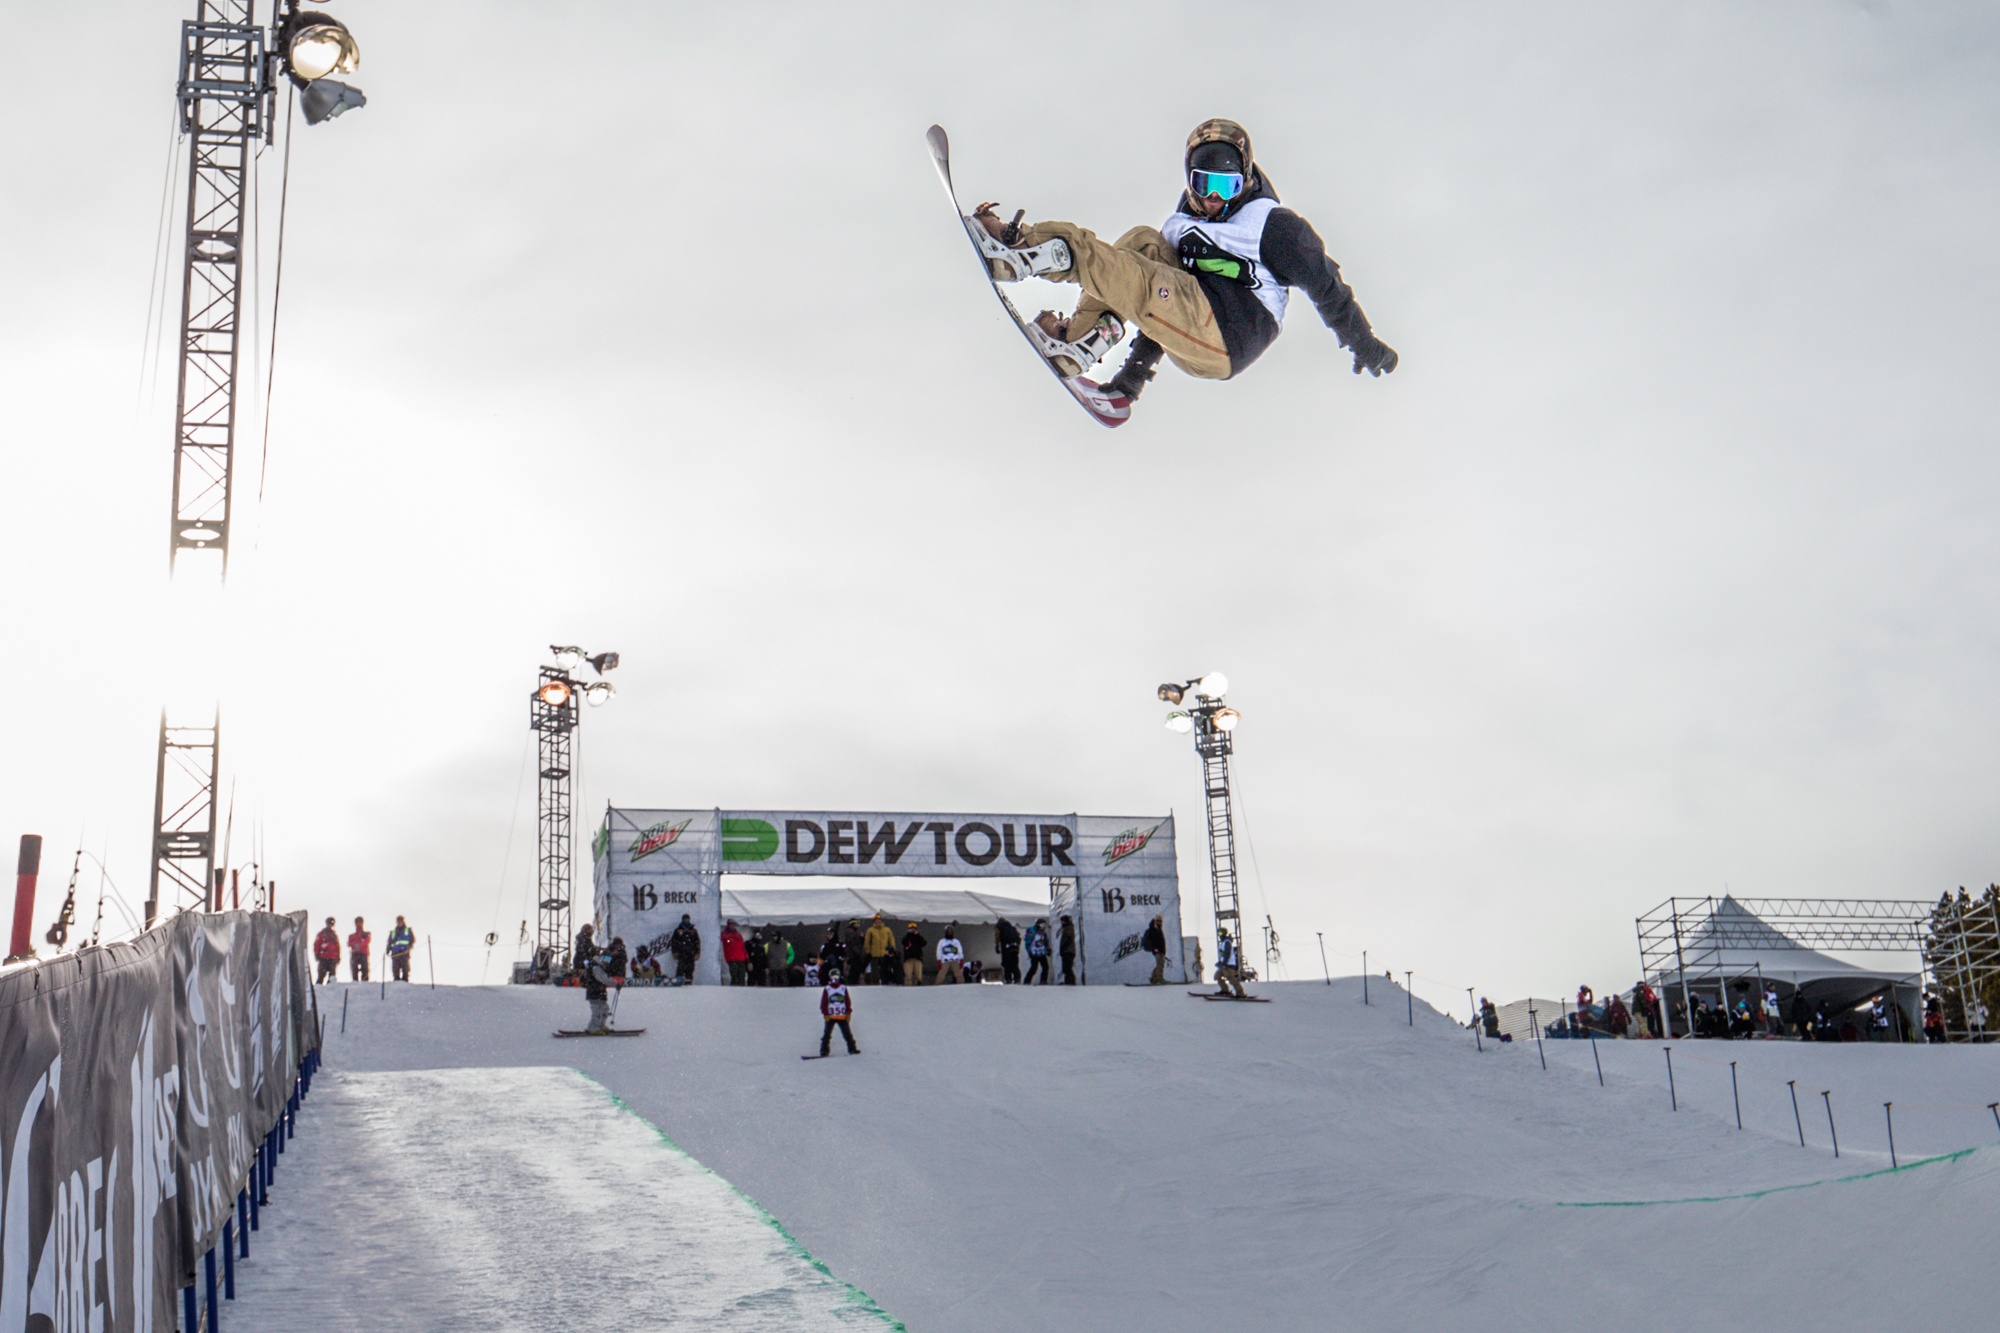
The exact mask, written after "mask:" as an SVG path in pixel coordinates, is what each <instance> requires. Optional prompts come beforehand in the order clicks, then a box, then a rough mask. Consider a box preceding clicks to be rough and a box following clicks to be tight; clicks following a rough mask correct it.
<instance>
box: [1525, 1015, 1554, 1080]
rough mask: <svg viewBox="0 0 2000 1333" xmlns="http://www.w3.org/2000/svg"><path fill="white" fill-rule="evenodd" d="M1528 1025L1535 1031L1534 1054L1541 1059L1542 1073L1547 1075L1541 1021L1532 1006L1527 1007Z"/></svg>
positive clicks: (1546, 1060) (1547, 1057) (1546, 1053)
mask: <svg viewBox="0 0 2000 1333" xmlns="http://www.w3.org/2000/svg"><path fill="white" fill-rule="evenodd" d="M1528 1024H1529V1026H1530V1027H1532V1028H1534V1029H1535V1054H1536V1055H1539V1056H1541V1057H1542V1072H1543V1073H1547V1072H1548V1069H1549V1055H1548V1052H1547V1051H1545V1050H1543V1049H1542V1020H1541V1019H1540V1018H1539V1017H1537V1016H1536V1014H1535V1006H1534V1005H1532V1004H1531V1005H1529V1006H1528Z"/></svg>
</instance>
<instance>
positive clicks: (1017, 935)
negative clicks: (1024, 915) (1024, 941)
mask: <svg viewBox="0 0 2000 1333" xmlns="http://www.w3.org/2000/svg"><path fill="white" fill-rule="evenodd" d="M993 942H994V943H995V944H996V945H998V946H999V948H1000V982H1001V984H1002V985H1012V984H1014V983H1015V982H1018V981H1019V980H1020V979H1021V931H1020V928H1019V927H1017V926H1016V925H1015V924H1014V923H1013V922H1012V921H1009V920H1008V919H1007V918H1006V917H1004V916H1003V917H1001V918H1000V919H999V921H997V922H996V923H995V924H994V926H993Z"/></svg>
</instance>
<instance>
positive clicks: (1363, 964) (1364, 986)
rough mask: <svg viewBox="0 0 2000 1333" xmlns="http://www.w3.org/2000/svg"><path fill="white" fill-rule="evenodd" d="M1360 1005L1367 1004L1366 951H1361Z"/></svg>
mask: <svg viewBox="0 0 2000 1333" xmlns="http://www.w3.org/2000/svg"><path fill="white" fill-rule="evenodd" d="M1361 1003H1363V1004H1366V1003H1368V951H1367V950H1366V949H1363V950H1362V951H1361Z"/></svg>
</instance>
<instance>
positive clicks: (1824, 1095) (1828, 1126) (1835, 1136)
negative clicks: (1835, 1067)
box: [1820, 1092, 1840, 1158]
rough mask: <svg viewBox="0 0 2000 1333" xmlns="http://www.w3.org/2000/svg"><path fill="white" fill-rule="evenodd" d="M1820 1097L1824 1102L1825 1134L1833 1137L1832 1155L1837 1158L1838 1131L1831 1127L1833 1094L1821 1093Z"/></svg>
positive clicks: (1838, 1147)
mask: <svg viewBox="0 0 2000 1333" xmlns="http://www.w3.org/2000/svg"><path fill="white" fill-rule="evenodd" d="M1820 1096H1821V1097H1822V1098H1824V1099H1825V1101H1826V1132H1827V1133H1829V1134H1831V1135H1832V1136H1833V1155H1834V1156H1835V1157H1836V1158H1838V1157H1839V1156H1840V1131H1839V1130H1838V1129H1835V1128H1834V1126H1833V1094H1832V1093H1831V1092H1822V1093H1821V1094H1820Z"/></svg>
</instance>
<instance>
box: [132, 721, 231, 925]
mask: <svg viewBox="0 0 2000 1333" xmlns="http://www.w3.org/2000/svg"><path fill="white" fill-rule="evenodd" d="M221 749H222V720H221V718H220V717H216V718H214V719H211V720H210V721H209V722H208V723H207V724H206V725H204V726H198V727H187V726H175V725H173V724H171V723H169V722H168V721H167V715H166V714H165V713H161V714H160V749H159V768H158V772H157V775H156V778H155V781H154V786H153V872H152V879H151V882H150V883H149V885H148V886H147V890H146V924H147V925H148V926H151V925H152V924H153V922H154V921H155V920H157V919H158V918H159V915H160V907H161V890H162V888H163V887H164V889H165V893H166V901H167V904H168V905H169V906H171V907H172V909H173V910H175V911H197V912H198V911H201V910H203V909H204V908H205V907H206V906H207V905H208V902H209V894H210V892H211V891H212V890H211V886H212V884H213V877H214V875H215V873H216V871H215V771H216V770H215V766H216V762H217V760H218V758H219V757H220V754H221Z"/></svg>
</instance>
